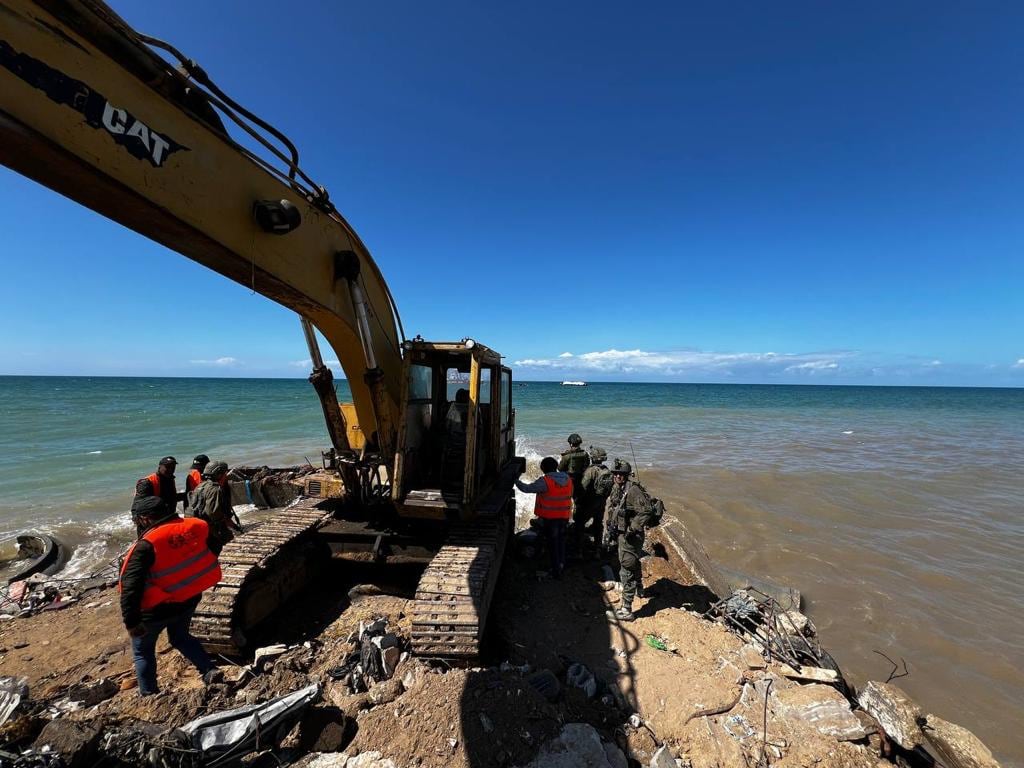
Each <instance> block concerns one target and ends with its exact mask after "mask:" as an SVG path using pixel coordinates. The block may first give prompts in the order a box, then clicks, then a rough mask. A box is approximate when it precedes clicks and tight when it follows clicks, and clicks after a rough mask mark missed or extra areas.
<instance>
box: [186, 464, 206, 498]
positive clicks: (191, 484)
mask: <svg viewBox="0 0 1024 768" xmlns="http://www.w3.org/2000/svg"><path fill="white" fill-rule="evenodd" d="M201 482H203V476H202V475H201V474H199V470H198V469H190V470H189V472H188V475H186V476H185V493H192V491H194V490H195V489H196V488H198V487H199V484H200V483H201Z"/></svg>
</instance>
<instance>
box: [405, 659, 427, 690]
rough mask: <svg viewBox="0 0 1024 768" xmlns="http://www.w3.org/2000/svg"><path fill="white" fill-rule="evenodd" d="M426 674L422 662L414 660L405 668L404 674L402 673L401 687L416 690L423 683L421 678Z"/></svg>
mask: <svg viewBox="0 0 1024 768" xmlns="http://www.w3.org/2000/svg"><path fill="white" fill-rule="evenodd" d="M426 676H427V670H426V668H425V667H424V666H423V665H422V664H420V663H418V662H414V663H413V664H412V666H410V667H409V669H407V670H406V672H405V674H404V675H402V687H403V688H405V690H407V691H413V690H416V689H417V688H419V687H420V685H422V684H423V680H424V678H425V677H426Z"/></svg>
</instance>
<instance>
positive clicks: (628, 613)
mask: <svg viewBox="0 0 1024 768" xmlns="http://www.w3.org/2000/svg"><path fill="white" fill-rule="evenodd" d="M615 618H616V619H618V620H619V621H633V620H634V619H636V616H634V615H633V606H632V605H630V604H629V603H623V604H622V605H620V606H619V607H618V608H616V609H615Z"/></svg>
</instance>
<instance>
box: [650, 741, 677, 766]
mask: <svg viewBox="0 0 1024 768" xmlns="http://www.w3.org/2000/svg"><path fill="white" fill-rule="evenodd" d="M650 768H676V759H675V758H674V757H672V753H671V752H669V751H668V747H665V746H661V747H658V751H657V752H655V753H654V757H652V758H651V763H650Z"/></svg>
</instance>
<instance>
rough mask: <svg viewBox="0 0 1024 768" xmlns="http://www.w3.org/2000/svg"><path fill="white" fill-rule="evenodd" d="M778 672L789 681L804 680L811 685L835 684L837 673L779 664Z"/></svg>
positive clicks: (829, 670)
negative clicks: (811, 683)
mask: <svg viewBox="0 0 1024 768" xmlns="http://www.w3.org/2000/svg"><path fill="white" fill-rule="evenodd" d="M778 667H779V671H780V672H781V673H782V676H783V677H788V678H789V679H790V680H806V681H810V682H813V683H827V684H831V683H837V682H839V673H838V672H836V671H835V670H834V669H822V668H821V667H791V666H789V664H782V663H779V665H778Z"/></svg>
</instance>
